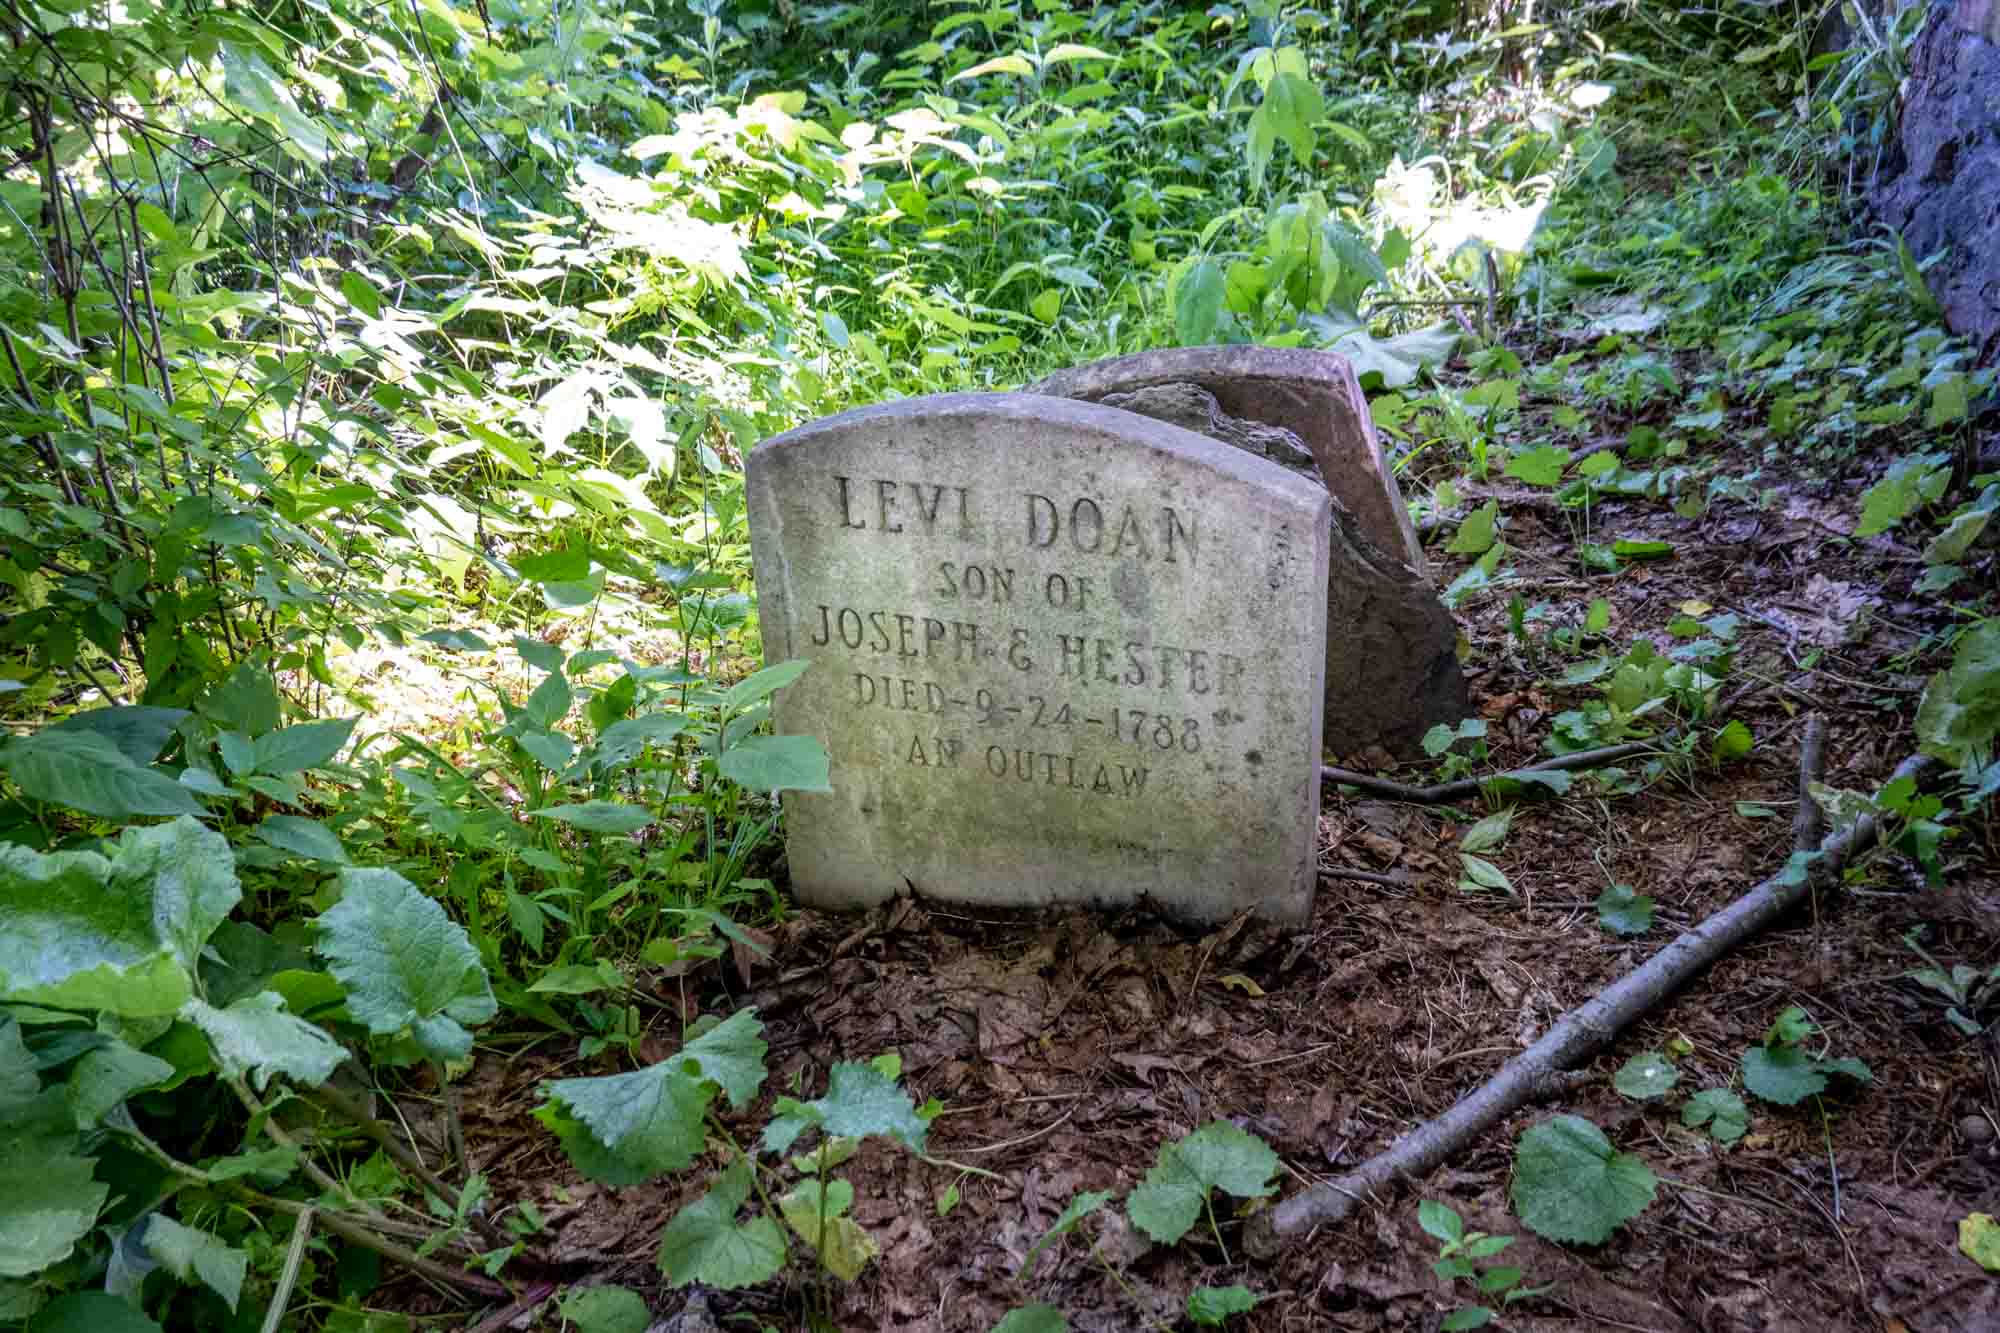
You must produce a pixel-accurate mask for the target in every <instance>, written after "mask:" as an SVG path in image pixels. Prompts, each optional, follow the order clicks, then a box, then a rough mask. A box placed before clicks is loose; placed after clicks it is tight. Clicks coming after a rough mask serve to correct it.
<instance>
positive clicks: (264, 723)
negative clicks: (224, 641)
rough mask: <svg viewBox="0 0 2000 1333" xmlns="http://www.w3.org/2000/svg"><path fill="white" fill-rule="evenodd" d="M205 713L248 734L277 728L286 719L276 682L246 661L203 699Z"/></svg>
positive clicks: (261, 732) (202, 709) (258, 734)
mask: <svg viewBox="0 0 2000 1333" xmlns="http://www.w3.org/2000/svg"><path fill="white" fill-rule="evenodd" d="M199 707H200V710H201V714H202V716H204V717H206V718H208V719H209V720H210V721H212V722H214V723H215V724H216V726H218V727H221V728H223V729H224V730H227V731H240V732H242V733H243V734H244V735H245V736H246V737H256V736H262V735H263V734H264V733H265V732H267V731H275V730H277V728H278V724H279V722H281V721H282V720H283V718H284V712H283V705H282V704H281V703H280V702H279V699H278V685H277V682H276V681H274V680H273V679H272V678H271V673H270V672H268V671H265V670H263V669H262V668H260V667H258V666H257V665H256V664H255V663H252V662H244V663H242V664H240V665H239V666H238V667H237V668H236V670H234V671H232V672H230V673H229V677H228V679H226V680H224V681H223V682H222V683H221V684H220V685H218V686H216V687H215V688H214V689H213V690H211V691H209V694H208V697H207V698H206V699H204V700H202V701H201V703H200V705H199Z"/></svg>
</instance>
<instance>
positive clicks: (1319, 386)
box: [1028, 345, 1425, 574]
mask: <svg viewBox="0 0 2000 1333" xmlns="http://www.w3.org/2000/svg"><path fill="white" fill-rule="evenodd" d="M1163 384H1192V385H1195V386H1197V387H1199V388H1202V389H1206V390H1207V391H1208V392H1209V393H1210V394H1212V395H1213V396H1214V398H1215V401H1216V405H1217V406H1218V407H1220V408H1221V409H1222V411H1223V412H1224V413H1225V414H1227V415H1228V416H1231V417H1234V418H1236V419H1237V420H1239V421H1246V422H1259V423H1262V424H1264V425H1267V426H1277V427H1280V428H1281V429H1284V430H1288V431H1290V432H1291V433H1292V434H1293V435H1294V436H1296V437H1297V438H1298V440H1299V442H1300V443H1301V444H1303V445H1304V446H1305V447H1306V449H1307V451H1308V452H1310V453H1311V455H1312V457H1313V460H1314V461H1315V462H1316V463H1318V464H1319V475H1320V480H1321V481H1322V482H1323V483H1324V484H1325V486H1326V488H1327V490H1329V491H1331V492H1332V493H1333V498H1334V499H1336V500H1338V501H1340V503H1342V504H1343V505H1346V506H1347V511H1348V512H1349V513H1350V514H1353V515H1354V517H1355V519H1356V520H1357V521H1358V522H1359V523H1360V525H1361V531H1362V532H1363V533H1364V534H1365V535H1366V536H1367V537H1368V539H1369V540H1370V541H1372V542H1374V543H1375V545H1376V546H1378V547H1380V548H1381V549H1382V550H1383V551H1385V552H1387V553H1388V554H1390V555H1392V556H1394V557H1396V558H1397V559H1399V560H1401V561H1402V562H1403V563H1405V564H1407V565H1408V566H1409V567H1410V568H1411V569H1413V570H1415V571H1416V572H1417V573H1419V574H1421V573H1423V572H1424V567H1425V566H1424V548H1423V546H1422V544H1420V543H1419V542H1418V541H1417V532H1416V529H1415V528H1414V527H1412V526H1411V524H1410V514H1409V510H1408V509H1407V508H1406V507H1405V506H1404V504H1403V497H1402V493H1401V492H1400V491H1399V490H1398V489H1397V487H1396V475H1395V473H1393V472H1391V471H1390V470H1389V467H1388V465H1387V463H1386V462H1385V461H1384V460H1383V457H1382V445H1381V441H1380V439H1379V438H1378V437H1377V436H1376V434H1375V422H1374V419H1373V418H1372V417H1370V416H1369V415H1368V399H1367V397H1366V396H1365V395H1364V394H1363V393H1362V392H1361V383H1360V381H1359V380H1357V379H1356V378H1355V375H1354V366H1353V364H1352V363H1350V362H1349V361H1348V359H1347V358H1346V357H1344V356H1341V355H1339V354H1337V353H1334V352H1317V351H1313V350H1312V349H1310V348H1305V347H1257V346H1250V345H1243V346H1229V347H1163V348H1159V349H1157V350H1154V351H1150V352H1134V353H1132V354H1131V355H1129V356H1114V357H1111V358H1109V359H1107V360H1104V361H1093V362H1091V363H1090V364H1089V365H1084V366H1075V367H1072V368H1071V369H1069V370H1059V371H1057V372H1056V373H1055V374H1053V375H1050V376H1049V377H1048V378H1046V379H1044V380H1042V381H1041V382H1040V383H1038V384H1032V385H1029V386H1028V392H1030V393H1046V394H1052V395H1054V396H1055V397H1058V398H1081V399H1083V400H1085V401H1086V402H1093V403H1095V402H1102V401H1103V400H1104V398H1105V396H1106V395H1108V394H1124V393H1131V392H1133V391H1134V390H1139V389H1145V388H1149V387H1151V386H1154V385H1163Z"/></svg>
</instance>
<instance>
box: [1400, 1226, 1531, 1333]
mask: <svg viewBox="0 0 2000 1333" xmlns="http://www.w3.org/2000/svg"><path fill="white" fill-rule="evenodd" d="M1417 1224H1418V1225H1419V1226H1421V1227H1423V1229H1424V1231H1425V1232H1426V1233H1427V1234H1428V1235H1430V1236H1431V1237H1432V1238H1433V1239H1435V1240H1436V1241H1437V1242H1438V1258H1437V1262H1436V1263H1434V1264H1432V1265H1431V1272H1433V1273H1435V1274H1437V1276H1438V1278H1439V1280H1440V1281H1444V1282H1461V1281H1463V1282H1471V1283H1472V1284H1473V1285H1474V1287H1476V1288H1477V1290H1478V1292H1479V1294H1480V1295H1481V1296H1482V1297H1485V1298H1487V1299H1493V1298H1496V1297H1497V1298H1498V1299H1499V1302H1500V1304H1501V1306H1502V1307H1503V1308H1504V1307H1506V1306H1509V1305H1512V1304H1513V1303H1514V1302H1515V1301H1521V1300H1526V1299H1528V1298H1529V1297H1531V1296H1539V1295H1541V1294H1542V1293H1543V1292H1545V1291H1547V1290H1548V1289H1549V1288H1548V1287H1546V1286H1542V1287H1524V1286H1522V1285H1521V1279H1522V1276H1523V1275H1522V1272H1521V1270H1520V1269H1518V1268H1514V1267H1510V1266H1507V1265H1501V1264H1494V1265H1490V1266H1488V1267H1485V1268H1479V1267H1475V1265H1474V1261H1475V1260H1478V1259H1490V1258H1492V1257H1493V1256H1494V1255H1496V1254H1498V1253H1500V1251H1502V1250H1504V1249H1506V1248H1507V1247H1508V1246H1509V1245H1512V1244H1513V1243H1514V1238H1513V1237H1512V1236H1489V1235H1487V1234H1486V1233H1485V1232H1484V1231H1467V1230H1466V1229H1465V1220H1464V1219H1463V1218H1461V1217H1460V1216H1459V1215H1458V1212H1457V1210H1455V1209H1454V1208H1452V1207H1451V1206H1450V1205H1449V1204H1442V1203H1438V1202H1437V1201H1436V1200H1434V1199H1425V1200H1424V1201H1423V1202H1422V1203H1420V1204H1418V1205H1417ZM1495 1313H1496V1312H1495V1311H1494V1309H1493V1308H1492V1307H1491V1306H1488V1305H1461V1306H1460V1307H1459V1308H1458V1309H1456V1310H1454V1311H1452V1312H1451V1313H1450V1314H1449V1315H1446V1316H1445V1320H1444V1322H1443V1323H1442V1324H1439V1325H1438V1327H1439V1328H1440V1329H1443V1330H1456V1329H1466V1328H1484V1327H1485V1326H1486V1325H1487V1324H1489V1323H1491V1322H1492V1321H1493V1319H1494V1316H1495Z"/></svg>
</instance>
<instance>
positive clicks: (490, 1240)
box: [312, 1083, 514, 1249]
mask: <svg viewBox="0 0 2000 1333" xmlns="http://www.w3.org/2000/svg"><path fill="white" fill-rule="evenodd" d="M312 1095H313V1096H314V1098H316V1099H317V1100H319V1101H321V1102H323V1103H325V1104H326V1105H327V1106H330V1107H332V1108H333V1109H334V1110H336V1111H338V1112H339V1113H340V1114H341V1115H342V1116H344V1117H346V1118H347V1119H348V1120H350V1121H352V1122H353V1123H354V1125H355V1126H356V1127H357V1128H359V1129H360V1130H361V1132H362V1133H364V1134H366V1135H367V1136H368V1137H369V1138H371V1139H373V1140H375V1142H376V1143H377V1144H379V1145H381V1148H382V1151H383V1152H386V1153H388V1154H389V1156H390V1157H391V1158H392V1159H394V1161H395V1163H396V1165H398V1166H400V1167H402V1168H403V1169H404V1170H405V1171H408V1172H409V1173H410V1174H411V1175H413V1176H415V1177H416V1178H417V1179H418V1180H420V1181H422V1182H423V1185H424V1188H425V1189H428V1190H429V1191H430V1192H431V1193H433V1194H435V1195H437V1196H438V1198H440V1199H442V1200H443V1201H444V1203H445V1205H446V1206H447V1207H449V1208H451V1209H452V1210H453V1211H454V1212H458V1213H465V1212H466V1210H465V1209H464V1208H462V1207H461V1206H460V1203H459V1194H458V1191H457V1190H456V1189H454V1188H453V1187H452V1186H450V1185H448V1184H446V1183H445V1182H444V1181H443V1180H441V1179H440V1178H439V1177H438V1175H437V1173H436V1172H434V1171H432V1170H431V1169H430V1167H428V1166H426V1165H425V1164H424V1159H423V1158H421V1157H419V1156H418V1155H417V1153H416V1151H415V1150H414V1149H412V1148H411V1147H410V1146H409V1145H408V1144H406V1143H404V1142H403V1141H402V1140H401V1139H399V1138H397V1137H396V1136H395V1135H394V1134H392V1133H390V1132H389V1127H388V1126H387V1125H385V1124H383V1123H382V1122H381V1120H380V1119H378V1118H377V1117H375V1116H372V1115H370V1114H369V1113H368V1108H367V1107H366V1106H364V1105H362V1103H361V1102H360V1101H359V1100H358V1099H356V1098H355V1097H352V1096H350V1095H349V1094H348V1092H347V1090H346V1089H344V1088H342V1087H339V1086H338V1085H336V1084H333V1083H326V1084H322V1085H321V1086H320V1087H318V1088H315V1089H313V1094H312ZM466 1220H467V1221H468V1222H470V1223H471V1224H472V1225H473V1227H474V1228H475V1229H476V1230H477V1231H478V1232H479V1234H480V1235H481V1236H484V1237H485V1238H486V1241H487V1244H489V1245H491V1246H492V1247H493V1248H495V1249H505V1248H506V1247H507V1246H509V1245H512V1244H513V1243H514V1242H513V1241H512V1240H511V1239H510V1238H509V1237H508V1236H507V1234H506V1233H505V1232H503V1231H502V1230H500V1227H499V1225H498V1224H497V1223H495V1222H494V1221H493V1219H492V1218H490V1217H487V1216H485V1215H484V1214H480V1213H471V1214H469V1215H467V1216H466Z"/></svg>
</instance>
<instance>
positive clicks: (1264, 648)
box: [748, 394, 1329, 923]
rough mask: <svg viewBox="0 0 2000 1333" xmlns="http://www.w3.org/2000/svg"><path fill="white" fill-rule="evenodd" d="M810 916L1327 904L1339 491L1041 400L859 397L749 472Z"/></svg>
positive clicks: (791, 841)
mask: <svg viewBox="0 0 2000 1333" xmlns="http://www.w3.org/2000/svg"><path fill="white" fill-rule="evenodd" d="M748 487H749V506H750V508H749V517H750V539H751V545H752V549H753V554H754V558H755V562H756V577H757V589H758V598H759V616H760V620H761V623H762V626H763V636H764V654H765V659H766V660H767V661H771V662H777V661H781V660H786V659H790V658H800V657H803V658H809V659H811V660H812V663H813V665H812V667H811V668H810V669H809V670H807V671H806V673H805V674H804V675H803V676H802V677H800V679H799V680H798V682H797V683H795V684H793V685H791V686H789V687H788V688H787V689H785V690H784V691H783V692H782V693H781V695H780V696H779V698H778V700H777V702H776V705H775V710H774V711H775V722H776V725H777V727H778V730H779V731H781V732H797V733H804V734H808V735H813V736H817V737H819V738H820V739H821V740H822V741H823V742H825V744H826V747H827V751H828V753H829V755H830V756H831V759H832V775H831V780H832V787H833V790H832V792H831V794H805V793H797V792H794V793H789V794H788V795H787V796H786V798H785V826H786V848H787V853H788V858H789V861H790V867H791V877H792V882H793V884H794V886H795V888H796V890H797V892H798V894H799V896H800V898H801V899H802V900H803V901H805V902H808V903H812V904H815V905H820V906H832V907H856V906H866V905H868V904H871V903H875V902H879V901H881V900H883V899H885V898H887V897H889V896H891V895H893V894H895V893H898V892H900V891H902V890H903V889H904V888H905V886H908V887H909V888H911V889H914V890H916V891H917V892H919V893H921V894H922V895H924V896H925V897H927V898H933V899H942V900H946V901H956V902H965V903H979V904H993V905H1007V906H1022V907H1026V906H1041V905H1047V904H1058V903H1061V904H1070V903H1082V904H1090V905H1097V906H1116V905H1122V904H1127V903H1134V902H1138V901H1139V900H1141V899H1149V900H1150V901H1151V902H1152V903H1153V904H1154V905H1155V906H1156V907H1158V908H1159V909H1160V910H1162V911H1164V912H1166V913H1167V914H1169V915H1172V916H1176V917H1179V918H1182V919H1187V920H1193V921H1204V922H1214V921H1221V920H1225V919H1227V918H1229V917H1231V916H1233V915H1234V914H1236V913H1237V912H1239V911H1242V910H1244V909H1250V910H1253V911H1255V912H1256V913H1257V914H1258V915H1260V916H1262V917H1265V918H1267V919H1270V920H1275V921H1280V922H1289V923H1298V922H1303V921H1304V920H1305V919H1306V918H1307V917H1308V915H1309V914H1310V912H1311V906H1312V891H1313V885H1314V881H1315V865H1316V859H1317V851H1318V840H1317V825H1318V813H1319V788H1320V780H1319V764H1320V726H1321V717H1320V702H1321V699H1322V698H1323V692H1322V690H1321V688H1320V681H1319V674H1320V672H1321V670H1322V669H1323V667H1324V664H1325V661H1326V616H1325V599H1324V598H1323V597H1321V596H1319V595H1318V590H1319V588H1320V587H1321V586H1322V585H1323V584H1324V582H1325V579H1326V562H1327V533H1328V530H1329V523H1328V514H1329V502H1328V499H1327V495H1326V492H1325V490H1324V489H1323V488H1321V487H1320V486H1318V485H1317V484H1316V483H1314V482H1311V481H1309V480H1307V479H1305V478H1302V477H1299V476H1297V475H1295V474H1293V473H1291V472H1288V471H1286V470H1285V469H1283V468H1281V467H1278V466H1276V465H1274V464H1272V463H1269V462H1266V461H1263V460H1260V459H1257V458H1253V457H1251V456H1249V455H1248V454H1247V453H1245V452H1243V451H1242V450H1239V449H1236V448H1232V447H1230V446H1228V445H1224V444H1219V443H1217V442H1215V441H1212V440H1209V439H1205V438H1203V437H1202V436H1199V435H1196V434H1194V433H1192V432H1190V431H1186V430H1183V429H1181V428H1179V427H1177V426H1172V425H1167V424H1164V423H1161V422H1157V421H1153V420H1149V419H1147V418H1144V417H1140V416H1135V415H1133V414H1131V413H1127V412H1122V411H1118V410H1116V409H1114V408H1109V407H1101V406H1097V405H1094V404H1090V403H1080V402H1072V401H1067V400H1063V399H1052V398H1048V397H1043V396H1040V395H1033V394H947V395H941V396H937V397H931V398H918V399H911V400H907V401H904V402H898V403H891V404H886V405H883V406H878V407H865V408H858V409H855V410H853V411H850V412H844V413H842V414H840V415H839V416H835V417H829V418H827V419H825V420H822V421H818V422H814V423H812V424H811V425H808V426H804V427H801V428H800V429H798V430H795V431H791V432H789V433H787V434H784V435H780V436H778V437H776V438H774V439H771V440H768V441H766V442H765V443H764V444H763V445H761V446H759V447H758V448H757V449H755V450H753V451H752V452H751V454H750V458H749V462H748Z"/></svg>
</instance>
